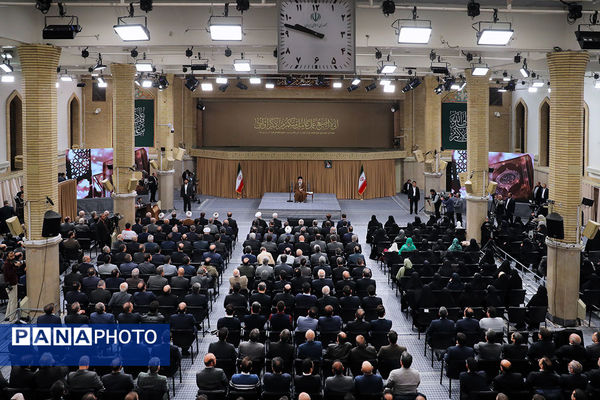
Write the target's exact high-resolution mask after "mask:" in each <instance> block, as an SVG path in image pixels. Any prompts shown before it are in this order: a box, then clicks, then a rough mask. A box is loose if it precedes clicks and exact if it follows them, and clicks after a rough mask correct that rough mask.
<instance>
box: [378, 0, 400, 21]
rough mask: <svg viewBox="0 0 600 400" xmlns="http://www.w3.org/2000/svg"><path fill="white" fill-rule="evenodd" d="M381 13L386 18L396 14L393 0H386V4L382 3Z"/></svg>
mask: <svg viewBox="0 0 600 400" xmlns="http://www.w3.org/2000/svg"><path fill="white" fill-rule="evenodd" d="M381 11H382V12H383V15H385V16H386V17H388V16H390V15H391V14H393V13H394V12H396V3H394V2H393V1H392V0H384V2H383V3H381Z"/></svg>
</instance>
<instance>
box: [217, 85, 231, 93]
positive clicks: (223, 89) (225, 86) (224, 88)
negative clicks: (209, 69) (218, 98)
mask: <svg viewBox="0 0 600 400" xmlns="http://www.w3.org/2000/svg"><path fill="white" fill-rule="evenodd" d="M228 88H229V83H225V84H223V85H221V86H219V90H220V91H221V92H223V93H225V91H226V90H227V89H228Z"/></svg>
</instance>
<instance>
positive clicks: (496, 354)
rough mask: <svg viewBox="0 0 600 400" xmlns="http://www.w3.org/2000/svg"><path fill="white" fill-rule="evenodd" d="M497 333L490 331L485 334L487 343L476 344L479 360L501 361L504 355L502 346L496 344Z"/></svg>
mask: <svg viewBox="0 0 600 400" xmlns="http://www.w3.org/2000/svg"><path fill="white" fill-rule="evenodd" d="M495 340H496V332H494V331H493V330H491V329H489V330H488V331H487V332H486V333H485V342H479V343H477V344H475V352H476V353H477V360H500V356H501V355H502V345H501V344H499V343H495Z"/></svg>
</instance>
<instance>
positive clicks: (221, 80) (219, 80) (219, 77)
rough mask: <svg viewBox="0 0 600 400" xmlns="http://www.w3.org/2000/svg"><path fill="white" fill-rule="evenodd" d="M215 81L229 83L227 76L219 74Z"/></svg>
mask: <svg viewBox="0 0 600 400" xmlns="http://www.w3.org/2000/svg"><path fill="white" fill-rule="evenodd" d="M215 81H216V82H217V83H218V84H219V85H224V84H226V83H227V78H225V77H224V76H218V77H217V79H215Z"/></svg>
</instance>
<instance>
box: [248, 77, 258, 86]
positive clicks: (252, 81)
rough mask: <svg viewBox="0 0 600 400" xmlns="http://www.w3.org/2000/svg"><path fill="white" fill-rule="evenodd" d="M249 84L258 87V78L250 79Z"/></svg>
mask: <svg viewBox="0 0 600 400" xmlns="http://www.w3.org/2000/svg"><path fill="white" fill-rule="evenodd" d="M250 84H251V85H260V78H258V77H255V76H254V77H252V78H250Z"/></svg>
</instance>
